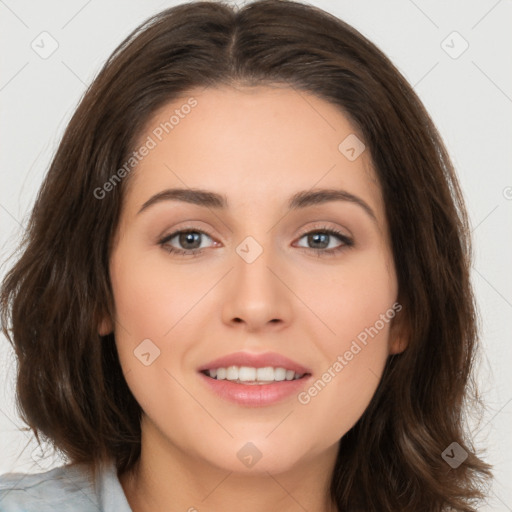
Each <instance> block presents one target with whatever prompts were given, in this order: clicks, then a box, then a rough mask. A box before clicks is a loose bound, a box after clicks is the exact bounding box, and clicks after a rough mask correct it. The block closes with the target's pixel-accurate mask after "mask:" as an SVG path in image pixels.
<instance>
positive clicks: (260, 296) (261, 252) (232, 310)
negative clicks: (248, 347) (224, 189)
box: [223, 230, 289, 328]
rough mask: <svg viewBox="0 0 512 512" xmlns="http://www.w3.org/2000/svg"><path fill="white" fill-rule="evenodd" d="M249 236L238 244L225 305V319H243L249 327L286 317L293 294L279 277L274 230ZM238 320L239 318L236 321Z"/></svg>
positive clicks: (230, 320)
mask: <svg viewBox="0 0 512 512" xmlns="http://www.w3.org/2000/svg"><path fill="white" fill-rule="evenodd" d="M259 233H260V234H259V235H256V236H258V238H259V240H258V239H256V236H252V235H249V236H246V237H245V238H244V239H243V240H242V241H241V242H240V243H239V244H238V245H237V246H236V247H235V253H236V254H235V255H234V256H235V257H234V269H233V272H232V279H233V281H232V285H231V287H230V290H229V293H228V297H227V301H226V303H225V308H224V312H223V314H224V320H225V321H228V322H232V321H237V322H239V321H240V320H242V321H243V322H245V323H247V324H248V325H249V327H251V328H256V327H257V326H262V325H265V324H266V323H267V322H270V321H276V320H281V321H283V320H286V318H287V316H288V313H287V311H288V307H289V303H288V301H289V297H288V298H287V297H286V287H285V286H284V285H283V283H282V282H281V281H280V280H279V279H278V278H277V277H276V274H278V273H279V270H278V268H279V267H280V265H279V264H278V262H277V252H276V251H275V247H274V244H273V243H272V232H269V233H265V232H264V231H262V230H261V231H260V232H259ZM235 319H236V320H235Z"/></svg>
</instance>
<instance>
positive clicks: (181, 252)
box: [158, 227, 354, 257]
mask: <svg viewBox="0 0 512 512" xmlns="http://www.w3.org/2000/svg"><path fill="white" fill-rule="evenodd" d="M182 233H200V234H203V235H206V236H208V237H209V238H212V239H213V237H212V236H211V235H210V234H208V233H207V232H206V231H203V230H201V229H195V228H184V229H180V230H179V231H174V232H173V233H171V234H170V235H166V236H165V237H163V238H162V239H161V240H160V241H159V242H158V244H159V245H160V246H161V247H162V248H163V249H164V250H166V251H167V252H168V253H170V254H175V255H177V256H192V257H196V256H199V255H201V254H202V253H203V251H204V249H189V250H185V249H176V248H175V247H172V246H170V245H167V244H168V242H169V241H170V240H172V239H173V238H174V237H175V236H176V235H180V234H182ZM314 234H327V235H330V236H335V237H336V238H338V239H339V240H340V241H341V242H343V243H342V245H340V246H339V247H335V248H334V249H312V248H310V247H301V249H303V250H304V251H305V252H308V253H309V252H310V251H313V252H314V253H316V254H317V255H318V257H323V256H336V255H337V254H338V253H339V252H340V251H342V250H345V249H348V248H350V247H352V246H353V245H354V241H353V240H352V239H351V238H350V237H348V236H347V235H344V234H343V233H341V232H340V231H337V230H335V229H331V228H327V227H318V228H314V229H313V230H312V231H306V232H304V233H302V234H301V235H300V236H299V240H300V239H301V238H303V237H304V236H306V235H314Z"/></svg>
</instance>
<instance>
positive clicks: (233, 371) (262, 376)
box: [205, 366, 304, 383]
mask: <svg viewBox="0 0 512 512" xmlns="http://www.w3.org/2000/svg"><path fill="white" fill-rule="evenodd" d="M205 373H206V374H207V375H209V376H210V377H212V378H214V379H217V380H230V381H236V382H246V383H255V382H260V383H266V382H280V381H283V380H296V379H300V378H301V377H303V376H304V374H299V373H295V372H294V371H293V370H287V369H286V368H281V367H278V368H273V367H272V366H265V367H264V368H253V367H250V366H228V367H227V368H213V369H211V370H206V372H205Z"/></svg>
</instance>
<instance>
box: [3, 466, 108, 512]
mask: <svg viewBox="0 0 512 512" xmlns="http://www.w3.org/2000/svg"><path fill="white" fill-rule="evenodd" d="M98 509H99V507H98V500H97V495H96V493H95V491H94V485H93V481H92V478H91V476H90V474H89V472H88V471H87V469H86V468H85V467H83V466H79V465H66V466H61V467H58V468H55V469H51V470H49V471H46V472H44V473H35V474H31V473H6V474H4V475H0V512H36V511H37V512H60V511H64V510H66V511H68V510H73V511H76V512H89V511H91V510H94V511H97V510H98Z"/></svg>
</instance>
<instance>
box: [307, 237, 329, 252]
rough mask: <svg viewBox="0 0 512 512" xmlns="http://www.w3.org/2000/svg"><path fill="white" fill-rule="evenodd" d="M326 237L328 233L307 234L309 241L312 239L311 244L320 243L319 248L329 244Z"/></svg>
mask: <svg viewBox="0 0 512 512" xmlns="http://www.w3.org/2000/svg"><path fill="white" fill-rule="evenodd" d="M328 237H329V235H327V234H325V233H315V234H313V235H309V241H310V242H311V241H312V242H313V244H316V243H320V244H321V245H322V247H321V249H325V248H326V247H327V246H328V245H329V242H328V241H327V238H328ZM322 238H323V239H324V240H323V241H322V240H320V239H322Z"/></svg>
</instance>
